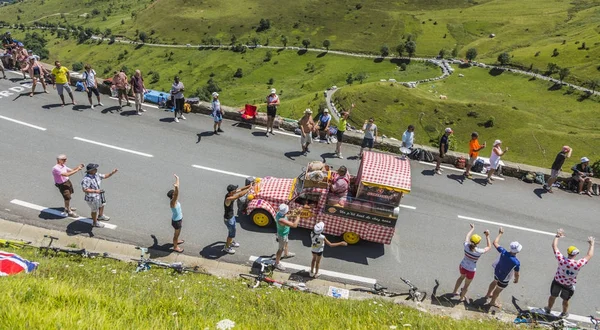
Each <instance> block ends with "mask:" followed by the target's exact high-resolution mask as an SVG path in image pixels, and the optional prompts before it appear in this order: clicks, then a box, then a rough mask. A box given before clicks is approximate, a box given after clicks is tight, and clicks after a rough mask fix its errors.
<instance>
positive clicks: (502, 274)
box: [485, 227, 523, 308]
mask: <svg viewBox="0 0 600 330" xmlns="http://www.w3.org/2000/svg"><path fill="white" fill-rule="evenodd" d="M502 234H504V229H502V227H500V229H499V230H498V236H497V237H496V239H495V240H494V248H496V250H497V251H498V252H499V253H500V256H499V257H498V259H497V260H496V261H495V262H494V264H493V266H494V280H493V281H492V282H491V283H490V285H489V288H488V292H487V293H486V295H485V297H486V299H487V298H491V299H492V300H490V305H491V306H493V307H498V308H500V307H501V306H502V304H499V303H498V302H497V300H498V296H499V295H500V292H502V290H504V289H505V288H506V287H507V286H508V283H509V282H510V279H511V278H512V277H513V275H514V277H515V279H514V280H513V283H515V284H516V283H518V282H519V272H520V270H521V263H520V262H519V259H517V253H519V252H521V249H522V248H523V247H522V246H521V244H519V242H516V241H515V242H512V243H510V251H506V249H504V248H503V247H501V246H500V237H501V236H502Z"/></svg>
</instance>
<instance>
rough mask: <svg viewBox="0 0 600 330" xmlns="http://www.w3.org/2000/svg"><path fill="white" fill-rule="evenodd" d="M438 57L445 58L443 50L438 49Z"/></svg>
mask: <svg viewBox="0 0 600 330" xmlns="http://www.w3.org/2000/svg"><path fill="white" fill-rule="evenodd" d="M438 56H439V57H440V58H444V56H446V50H445V49H444V48H442V49H440V52H439V53H438Z"/></svg>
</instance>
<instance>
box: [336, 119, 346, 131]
mask: <svg viewBox="0 0 600 330" xmlns="http://www.w3.org/2000/svg"><path fill="white" fill-rule="evenodd" d="M346 124H348V119H344V117H342V118H340V120H339V121H338V128H337V129H338V131H340V132H345V131H346Z"/></svg>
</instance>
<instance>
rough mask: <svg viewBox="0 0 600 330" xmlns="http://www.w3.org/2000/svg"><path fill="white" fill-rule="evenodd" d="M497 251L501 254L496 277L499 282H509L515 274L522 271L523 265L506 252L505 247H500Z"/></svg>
mask: <svg viewBox="0 0 600 330" xmlns="http://www.w3.org/2000/svg"><path fill="white" fill-rule="evenodd" d="M496 250H498V252H500V257H499V258H498V263H497V264H496V270H495V271H494V275H495V276H496V278H498V280H500V281H502V282H508V281H509V280H510V278H511V277H512V274H513V272H518V271H519V270H520V268H521V263H520V262H519V259H517V257H516V256H514V255H512V254H511V253H510V252H508V251H506V249H504V248H503V247H501V246H499V247H498V248H497V249H496Z"/></svg>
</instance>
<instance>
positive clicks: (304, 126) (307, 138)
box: [298, 109, 315, 156]
mask: <svg viewBox="0 0 600 330" xmlns="http://www.w3.org/2000/svg"><path fill="white" fill-rule="evenodd" d="M311 115H312V110H310V109H306V110H304V116H303V117H302V118H301V119H300V120H299V121H298V126H300V144H301V145H302V154H303V155H304V156H306V155H307V153H308V152H309V150H308V146H309V145H310V144H311V143H312V142H313V139H312V134H313V131H314V130H315V122H314V121H313V119H312V116H311Z"/></svg>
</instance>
